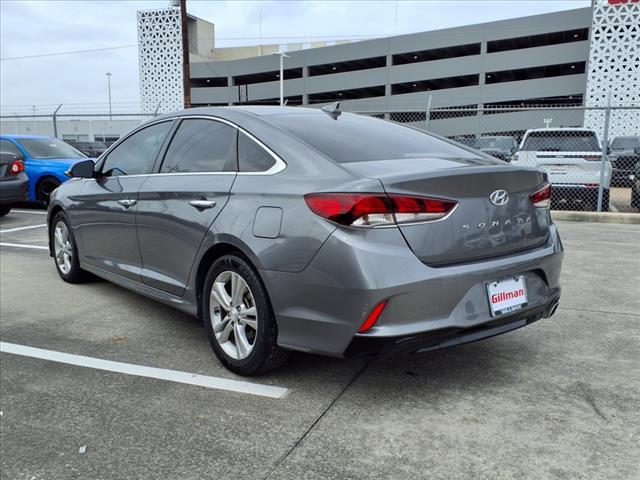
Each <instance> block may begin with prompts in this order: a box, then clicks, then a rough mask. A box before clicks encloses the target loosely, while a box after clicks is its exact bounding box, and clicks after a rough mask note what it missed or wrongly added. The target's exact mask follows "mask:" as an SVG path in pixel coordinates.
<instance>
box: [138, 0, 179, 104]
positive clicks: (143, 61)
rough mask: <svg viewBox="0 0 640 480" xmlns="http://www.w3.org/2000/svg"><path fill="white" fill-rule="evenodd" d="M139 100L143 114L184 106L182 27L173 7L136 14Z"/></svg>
mask: <svg viewBox="0 0 640 480" xmlns="http://www.w3.org/2000/svg"><path fill="white" fill-rule="evenodd" d="M138 55H139V59H138V62H139V69H140V101H141V103H142V108H143V110H144V111H145V112H153V111H155V110H156V108H157V107H158V104H160V108H159V111H162V112H170V111H174V110H180V109H182V108H183V107H184V96H183V86H182V27H181V21H180V10H178V9H175V8H168V9H161V10H144V11H139V12H138Z"/></svg>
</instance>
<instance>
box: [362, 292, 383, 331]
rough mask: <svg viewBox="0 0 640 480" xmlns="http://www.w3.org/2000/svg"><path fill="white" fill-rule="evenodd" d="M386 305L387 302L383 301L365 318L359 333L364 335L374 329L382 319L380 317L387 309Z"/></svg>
mask: <svg viewBox="0 0 640 480" xmlns="http://www.w3.org/2000/svg"><path fill="white" fill-rule="evenodd" d="M386 305H387V301H386V300H383V301H381V302H380V303H379V304H378V305H376V306H375V308H374V309H373V310H371V313H370V314H369V316H368V317H367V318H365V320H364V322H362V325H361V326H360V328H359V329H358V333H364V332H366V331H367V330H369V329H370V328H371V327H373V326H374V325H375V323H376V322H377V321H378V318H380V315H381V314H382V311H383V310H384V307H386Z"/></svg>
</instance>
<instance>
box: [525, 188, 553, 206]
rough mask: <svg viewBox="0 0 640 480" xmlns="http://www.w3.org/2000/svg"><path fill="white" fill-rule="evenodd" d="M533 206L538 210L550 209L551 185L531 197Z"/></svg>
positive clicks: (540, 189)
mask: <svg viewBox="0 0 640 480" xmlns="http://www.w3.org/2000/svg"><path fill="white" fill-rule="evenodd" d="M529 198H530V199H531V202H533V206H534V207H537V208H549V206H550V205H551V184H550V183H546V184H545V185H543V186H542V187H541V188H539V189H538V190H536V191H535V192H533V193H532V194H531V195H529Z"/></svg>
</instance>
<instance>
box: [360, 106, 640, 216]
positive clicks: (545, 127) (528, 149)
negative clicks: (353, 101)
mask: <svg viewBox="0 0 640 480" xmlns="http://www.w3.org/2000/svg"><path fill="white" fill-rule="evenodd" d="M357 113H361V114H365V115H372V116H376V117H379V118H385V119H388V120H391V121H393V122H398V123H402V124H405V125H409V126H412V127H415V128H419V129H423V130H428V131H430V132H433V133H436V134H439V135H442V136H445V137H448V138H450V139H453V140H456V141H458V142H460V143H464V144H466V145H468V146H470V147H473V148H476V149H478V150H481V151H483V152H485V153H486V154H488V155H491V156H493V157H495V158H498V159H500V160H502V161H504V162H509V163H511V164H513V165H521V166H528V167H534V168H537V169H540V170H543V171H545V172H546V173H547V175H548V177H549V181H550V182H551V184H552V185H553V192H554V193H553V208H555V209H572V210H574V209H578V210H591V211H604V212H608V211H614V212H616V211H617V212H638V211H639V209H640V178H639V175H640V108H639V107H609V108H606V107H591V108H589V107H575V106H570V107H551V106H541V107H537V106H526V107H525V106H522V107H508V108H495V107H485V108H477V107H475V106H474V107H472V108H470V107H463V108H438V109H424V110H410V109H403V110H402V111H389V110H385V111H359V112H357Z"/></svg>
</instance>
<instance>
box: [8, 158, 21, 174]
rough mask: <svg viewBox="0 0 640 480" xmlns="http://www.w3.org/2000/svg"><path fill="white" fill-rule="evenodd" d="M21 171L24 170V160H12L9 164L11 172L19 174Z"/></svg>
mask: <svg viewBox="0 0 640 480" xmlns="http://www.w3.org/2000/svg"><path fill="white" fill-rule="evenodd" d="M20 172H24V163H22V160H14V161H13V162H11V165H9V173H10V174H12V175H17V174H19V173H20Z"/></svg>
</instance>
